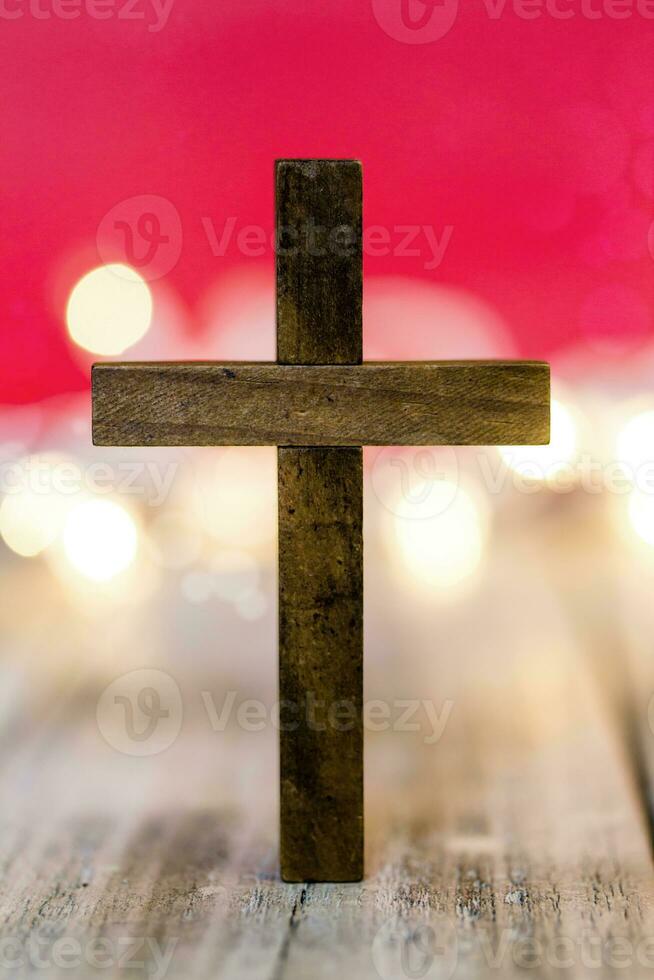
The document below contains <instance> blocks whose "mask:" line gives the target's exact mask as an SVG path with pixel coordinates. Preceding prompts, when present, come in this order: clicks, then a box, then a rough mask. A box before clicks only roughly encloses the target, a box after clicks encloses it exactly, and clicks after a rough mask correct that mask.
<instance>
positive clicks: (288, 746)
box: [278, 448, 363, 881]
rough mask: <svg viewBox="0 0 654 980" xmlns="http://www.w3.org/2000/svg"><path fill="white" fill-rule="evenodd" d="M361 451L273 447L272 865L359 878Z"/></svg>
mask: <svg viewBox="0 0 654 980" xmlns="http://www.w3.org/2000/svg"><path fill="white" fill-rule="evenodd" d="M361 457H362V452H361V449H290V448H289V449H284V448H282V449H280V450H279V457H278V458H279V684H280V702H281V710H280V717H281V726H280V729H281V866H282V875H283V877H284V879H285V880H286V881H358V880H360V879H361V877H362V875H363V725H362V699H363V523H362V522H363V513H362V510H363V508H362V501H363V472H362V458H361Z"/></svg>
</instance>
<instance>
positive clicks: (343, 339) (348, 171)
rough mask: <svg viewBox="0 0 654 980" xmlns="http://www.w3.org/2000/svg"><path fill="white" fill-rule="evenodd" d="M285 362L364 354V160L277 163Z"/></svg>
mask: <svg viewBox="0 0 654 980" xmlns="http://www.w3.org/2000/svg"><path fill="white" fill-rule="evenodd" d="M275 185H276V188H275V189H276V211H277V214H276V223H277V235H278V247H277V360H278V361H279V362H280V363H281V364H356V363H358V362H359V361H361V357H362V321H361V308H362V176H361V164H360V163H359V162H358V161H357V160H278V161H277V163H276V167H275Z"/></svg>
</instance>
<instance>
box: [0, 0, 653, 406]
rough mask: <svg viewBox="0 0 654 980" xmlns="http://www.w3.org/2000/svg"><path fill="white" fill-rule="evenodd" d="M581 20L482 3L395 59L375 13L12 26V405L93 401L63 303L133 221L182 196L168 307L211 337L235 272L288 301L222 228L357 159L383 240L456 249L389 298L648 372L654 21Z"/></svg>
mask: <svg viewBox="0 0 654 980" xmlns="http://www.w3.org/2000/svg"><path fill="white" fill-rule="evenodd" d="M123 2H124V0H118V7H120V6H121V5H122V3H123ZM394 2H395V0H388V3H389V4H392V3H394ZM398 2H399V0H398ZM412 2H413V3H414V4H415V7H416V11H417V10H418V8H421V7H422V4H421V3H420V0H412ZM41 3H42V5H44V7H45V9H46V10H47V9H48V8H47V0H41ZM596 4H597V6H598V7H599V6H600V3H599V0H596ZM570 8H571V9H572V10H573V11H574V16H573V17H571V18H570V19H568V20H557V19H555V18H553V17H552V16H550V15H548V14H547V13H546V12H543V13H542V15H541V16H540V17H538V18H537V19H533V20H531V19H524V18H523V17H521V16H518V15H517V14H516V12H515V11H514V9H513V8H512V7H511V6H510V5H507V7H506V9H505V10H504V12H503V13H502V15H501V16H499V17H497V18H493V17H491V16H489V14H488V11H487V8H486V7H485V6H484V3H483V2H482V0H478V2H477V0H465V2H462V3H461V4H460V9H459V12H458V17H457V19H456V22H455V24H454V25H453V27H452V29H451V30H450V31H449V32H448V33H447V34H446V36H444V37H442V38H440V39H438V40H436V41H434V42H431V43H425V44H406V43H401V42H400V41H398V40H396V39H395V38H393V37H391V36H389V35H388V34H387V33H386V32H385V31H384V30H382V28H381V27H380V25H379V23H378V21H377V19H376V17H375V14H374V11H373V8H372V6H371V4H370V3H369V2H354V0H347V2H346V0H330V2H329V3H328V4H325V3H319V2H316V0H292V2H291V0H277V2H275V3H272V2H270V0H267V2H264V0H248V2H247V3H243V2H238V3H237V2H230V3H217V4H209V3H206V2H204V3H202V2H200V0H176V2H175V3H174V5H173V8H172V12H171V14H170V18H169V20H168V22H167V24H166V25H165V26H164V27H163V28H162V29H161V30H160V31H158V32H153V31H149V30H148V25H149V24H151V21H152V20H153V15H152V11H151V10H150V9H149V8H148V11H147V16H146V19H145V20H121V19H118V18H117V17H116V16H113V17H112V18H110V19H107V20H96V19H94V18H93V17H90V16H89V15H88V14H87V13H85V12H81V13H80V16H79V17H77V19H73V20H63V19H61V18H58V17H56V16H51V17H50V18H49V19H40V18H38V17H36V16H34V15H33V14H32V13H30V11H29V8H28V7H27V6H25V7H23V8H22V16H20V17H18V18H16V19H12V20H9V19H3V21H2V25H1V26H2V30H1V31H0V66H1V67H0V72H1V74H2V80H1V81H2V84H1V86H0V92H1V95H0V98H1V99H2V103H3V110H4V111H3V113H2V117H3V132H2V140H1V143H0V155H1V156H0V168H1V173H2V177H3V219H4V233H3V236H2V246H1V247H2V250H3V255H2V307H3V313H2V332H1V335H0V401H2V402H4V403H20V402H28V401H34V400H38V399H42V398H44V397H47V396H51V395H54V394H58V393H63V392H71V391H78V390H82V389H85V388H86V387H87V386H88V382H89V378H88V369H87V365H86V363H85V362H84V360H83V359H81V358H80V357H79V355H78V353H77V352H75V351H74V350H73V347H72V344H71V342H70V340H69V339H68V337H67V334H66V329H65V317H64V311H65V303H66V299H67V296H68V294H69V292H70V289H71V288H72V286H73V285H74V283H75V282H76V280H77V279H78V278H79V276H80V275H82V274H83V273H84V272H85V271H87V270H88V269H90V268H92V267H93V266H94V265H97V264H99V262H100V261H101V260H100V258H99V257H98V253H97V249H96V234H97V229H98V225H99V224H100V222H101V220H102V218H103V216H104V215H105V214H106V213H107V212H108V211H109V210H110V209H111V208H112V207H113V206H114V205H116V204H117V203H118V202H120V201H121V200H123V199H125V198H129V197H132V196H135V195H141V194H148V195H150V194H154V195H161V196H163V197H165V198H167V199H168V200H169V201H171V202H172V203H173V204H174V206H175V208H176V209H177V211H178V212H179V215H180V217H181V222H182V228H183V247H182V250H181V255H180V259H179V261H178V262H177V264H176V265H175V267H174V268H173V269H172V270H171V271H170V272H169V273H168V274H167V275H166V277H165V286H166V288H168V289H169V291H170V292H171V293H174V294H176V295H177V297H178V299H179V300H181V303H182V305H183V307H185V308H186V314H187V315H185V317H184V322H185V327H184V329H185V330H188V331H189V333H190V332H193V331H195V332H196V334H198V335H199V334H201V332H202V330H203V323H202V318H201V316H199V315H198V311H199V310H200V309H201V307H202V300H203V297H204V296H205V295H206V294H207V292H208V291H209V290H210V289H211V287H212V286H213V285H214V284H216V283H219V282H220V281H221V278H222V277H224V276H226V275H228V274H230V273H231V272H233V271H234V270H235V269H236V267H242V266H245V267H246V268H248V269H253V268H257V269H261V271H262V275H264V276H265V277H266V283H267V287H269V289H270V295H271V296H272V292H273V288H274V283H273V262H272V257H271V256H270V255H267V256H266V257H264V258H263V259H253V258H247V257H244V256H243V255H241V254H239V253H238V251H237V250H236V249H231V250H230V251H229V252H228V253H227V255H226V256H224V257H216V256H214V255H212V253H211V249H210V248H209V246H208V243H207V238H206V234H205V231H204V230H203V226H202V218H203V217H207V216H208V217H210V218H211V220H212V221H213V222H214V225H215V227H216V228H217V229H218V230H220V229H221V228H222V225H223V224H224V222H225V221H226V220H227V218H229V217H230V216H235V217H236V218H237V221H238V227H241V226H243V225H246V224H260V225H263V226H264V227H266V228H268V229H271V228H272V210H273V181H272V174H273V161H274V159H275V158H276V157H293V156H302V157H307V156H309V157H311V156H334V157H358V158H360V159H361V160H362V161H363V163H364V174H365V220H366V222H367V224H369V225H370V224H378V225H384V226H386V227H388V228H392V227H393V226H395V225H406V224H411V223H417V224H431V225H433V226H434V227H435V228H436V229H438V230H440V229H442V228H443V226H444V225H451V226H453V236H452V240H451V242H450V245H449V247H448V249H447V252H446V254H445V258H444V261H443V262H442V264H441V265H440V267H439V268H437V269H435V270H432V271H429V270H425V268H424V256H421V257H414V258H412V257H398V256H392V255H391V256H388V257H384V258H374V257H370V256H368V257H367V259H366V274H367V276H368V277H370V276H371V275H377V274H387V273H392V274H393V275H401V276H404V277H407V278H413V279H422V280H425V281H428V282H432V283H433V282H436V283H438V284H441V285H445V286H456V287H460V288H463V289H465V290H466V291H468V292H470V293H472V294H474V295H475V296H476V297H478V298H480V299H482V300H483V301H485V302H486V303H487V304H488V305H489V306H490V307H491V308H493V309H494V310H496V311H497V312H498V313H499V315H500V316H501V317H502V318H503V320H504V322H505V324H506V325H507V326H508V328H509V330H510V332H511V334H512V336H513V341H514V348H515V353H516V354H517V355H519V356H530V357H545V358H552V359H554V361H555V362H556V358H557V357H559V356H560V355H561V354H562V352H565V351H569V350H570V349H571V348H578V347H579V346H580V345H581V348H582V350H586V349H587V350H588V351H589V353H590V352H591V351H593V350H594V351H595V352H596V351H597V350H598V349H604V350H607V351H609V352H610V354H611V356H612V357H615V356H616V355H619V356H621V357H624V356H632V355H633V354H634V353H635V354H637V353H638V350H639V348H640V347H641V346H642V345H643V344H644V343H646V342H647V341H648V340H649V339H650V334H651V331H652V317H651V309H652V306H651V300H652V288H653V287H652V271H653V268H654V267H653V264H652V256H651V255H650V253H649V250H648V229H649V225H650V222H651V220H652V216H651V210H652V192H653V189H654V188H653V180H652V172H653V169H652V166H651V164H650V161H651V158H652V148H653V146H654V80H653V71H652V66H653V59H652V50H653V45H652V40H653V38H654V21H653V20H647V19H645V18H644V17H643V16H641V15H639V14H638V12H637V11H636V10H635V9H634V10H633V12H632V16H631V17H628V18H626V19H622V20H618V19H615V18H614V17H611V16H608V15H606V14H604V15H602V16H600V17H598V18H597V19H589V18H588V17H587V16H585V15H584V13H583V11H582V10H581V7H580V4H578V3H577V4H575V3H571V4H570ZM4 9H5V10H6V9H11V10H13V9H21V8H15V7H14V5H12V3H11V2H10V0H6V5H5V8H4ZM115 9H118V8H115ZM135 9H136V10H137V11H142V12H145V10H146V8H145V4H144V3H143V2H142V3H141V5H140V6H139V7H137V8H135ZM439 233H440V232H439ZM155 297H156V293H155ZM446 328H447V325H443V324H438V323H435V324H434V325H433V329H434V331H436V332H437V331H438V330H443V329H446ZM397 329H398V335H399V336H401V332H402V329H403V325H402V324H401V323H398V325H397ZM428 329H430V328H428ZM607 338H608V340H609V341H610V343H609V344H608V345H607V343H606V341H607ZM365 339H366V346H367V347H368V349H369V350H370V349H371V347H373V346H374V337H371V336H370V332H369V331H368V332H367V333H366V338H365ZM197 340H198V341H201V337H200V336H198V338H197ZM198 349H202V346H201V344H200V347H199V348H198ZM206 353H207V356H210V355H211V354H212V349H211V345H210V344H207V351H206Z"/></svg>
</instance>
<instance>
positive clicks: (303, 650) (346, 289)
mask: <svg viewBox="0 0 654 980" xmlns="http://www.w3.org/2000/svg"><path fill="white" fill-rule="evenodd" d="M276 194H277V229H278V235H279V244H280V245H281V246H282V247H281V248H279V249H278V254H277V356H278V360H279V361H280V362H282V364H291V365H315V364H340V365H343V364H346V365H348V367H344V368H341V369H340V371H341V372H342V371H346V372H348V374H347V375H343V374H342V373H339V374H337V375H333V376H332V377H331V379H330V380H328V381H327V387H326V388H325V387H324V386H323V385H322V384H321V382H320V381H318V386H317V387H316V382H315V381H313V380H310V379H318V377H319V375H318V374H316V373H315V372H316V371H318V372H320V371H321V370H324V368H307V367H304V366H302V367H298V366H293V367H290V368H289V367H285V368H279V369H278V370H281V371H282V373H283V376H284V377H285V378H286V379H287V385H289V387H286V385H285V390H284V391H281V390H280V389H278V390H277V392H276V393H275V391H274V384H273V385H272V386H270V385H268V387H267V390H268V393H269V394H273V401H274V402H276V408H275V409H273V412H274V414H275V417H276V418H277V419H278V420H279V421H282V422H283V423H284V424H283V425H282V430H283V431H282V433H281V434H280V438H279V439H278V440H277V441H278V442H280V443H282V444H284V443H286V444H290V445H297V444H300V445H304V446H307V445H309V446H313V447H315V446H318V445H322V444H323V442H326V443H327V445H329V443H330V442H332V440H331V439H327V440H320V439H316V438H315V437H314V432H318V431H319V430H320V428H321V425H322V421H323V418H324V415H325V413H326V412H327V413H328V414H332V412H335V414H336V415H337V416H338V415H340V414H341V412H342V411H343V408H344V406H341V405H339V404H338V401H339V399H338V394H337V393H338V389H339V386H340V385H339V382H337V383H336V384H334V381H336V379H337V378H340V379H342V380H344V378H345V377H346V376H349V372H350V371H353V370H357V369H356V368H354V367H351V366H349V365H356V364H360V362H361V358H362V323H361V285H362V252H361V239H362V229H361V165H360V164H359V163H357V162H355V161H347V160H280V161H278V163H277V170H276ZM316 229H320V231H318V232H316ZM311 234H314V235H315V237H314V240H313V241H312V240H311V239H310V237H309V236H310V235H311ZM284 246H288V250H287V251H285V250H284ZM316 246H317V248H316ZM321 250H322V254H320V252H321ZM305 370H308V371H309V372H310V374H309V375H304V374H301V373H299V372H303V371H305ZM332 370H334V369H332ZM336 370H337V372H338V371H339V369H338V368H337V369H336ZM237 377H238V374H237ZM323 378H324V376H323ZM291 390H292V392H293V393H292V394H291ZM280 409H281V411H280ZM345 411H346V412H347V409H345ZM256 415H257V416H258V417H261V418H263V417H264V415H268V419H269V420H270V417H271V416H270V414H269V413H268V412H267V410H263V411H261V410H260V409H259V408H257V410H256ZM312 418H314V419H315V422H316V423H317V424H315V425H314V424H313V422H312V421H311V419H312ZM293 430H295V431H293ZM354 441H355V443H357V442H360V441H361V440H354ZM278 474H279V556H280V557H279V689H280V701H281V702H282V703H284V702H288V704H287V706H286V711H285V712H284V713H283V714H282V718H283V717H286V718H287V720H288V721H290V724H291V726H293V725H294V724H296V725H297V727H291V728H290V729H289V730H288V731H284V730H283V729H282V730H281V732H280V771H281V788H280V791H281V821H280V824H281V833H280V852H281V871H282V877H283V878H284V879H285V880H286V881H311V880H313V881H358V880H359V879H360V878H361V877H362V876H363V723H362V697H363V540H362V534H363V528H362V512H363V475H362V457H361V449H360V448H357V449H334V448H323V449H318V448H302V449H292V448H280V449H279V450H278ZM318 703H319V704H320V707H319V708H318V711H319V713H320V715H321V717H320V718H319V719H316V718H315V715H310V714H309V704H311V712H312V713H313V712H315V711H316V706H317V705H318ZM294 711H295V712H298V714H299V717H298V718H294V717H293V713H294ZM289 712H290V714H291V717H290V718H288V714H289ZM323 726H326V727H325V728H324V730H323Z"/></svg>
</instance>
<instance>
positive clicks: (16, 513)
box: [0, 453, 80, 558]
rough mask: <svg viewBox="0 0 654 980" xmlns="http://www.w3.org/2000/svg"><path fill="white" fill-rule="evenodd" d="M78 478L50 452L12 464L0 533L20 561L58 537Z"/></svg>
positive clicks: (0, 507) (0, 513) (68, 463)
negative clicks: (71, 489)
mask: <svg viewBox="0 0 654 980" xmlns="http://www.w3.org/2000/svg"><path fill="white" fill-rule="evenodd" d="M79 478H80V471H79V467H78V466H77V464H76V463H74V462H73V461H72V460H69V459H65V458H64V457H60V456H56V455H54V454H51V453H43V454H41V455H35V456H26V457H24V458H23V459H20V460H18V461H17V462H16V463H14V464H13V466H12V467H11V470H10V478H9V479H8V481H7V482H8V484H9V485H10V486H9V487H8V492H7V493H6V495H5V497H4V499H3V501H2V504H1V505H0V534H1V535H2V538H3V540H4V542H5V544H6V545H7V546H8V547H9V548H11V550H12V551H14V552H15V553H16V554H17V555H21V556H22V557H23V558H34V557H35V556H36V555H39V554H41V552H43V551H45V550H46V548H48V547H50V545H51V544H53V542H54V541H55V539H56V538H57V536H58V535H59V534H60V532H61V529H62V527H63V525H64V521H65V519H66V514H67V513H68V509H69V507H70V506H71V502H72V499H73V498H72V496H71V493H70V490H69V489H68V488H70V487H71V486H72V487H73V489H74V487H75V483H76V481H77V480H79Z"/></svg>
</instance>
